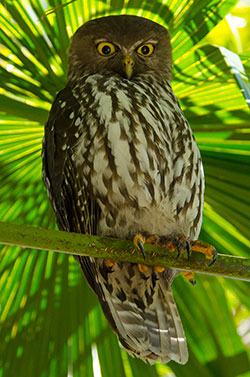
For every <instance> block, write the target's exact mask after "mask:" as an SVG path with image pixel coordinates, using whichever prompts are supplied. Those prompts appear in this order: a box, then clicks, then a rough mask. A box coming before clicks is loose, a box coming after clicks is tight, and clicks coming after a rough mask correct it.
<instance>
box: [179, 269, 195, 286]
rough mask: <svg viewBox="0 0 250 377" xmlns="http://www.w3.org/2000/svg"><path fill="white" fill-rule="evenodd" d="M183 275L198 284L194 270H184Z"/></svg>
mask: <svg viewBox="0 0 250 377" xmlns="http://www.w3.org/2000/svg"><path fill="white" fill-rule="evenodd" d="M182 275H183V276H184V277H185V278H186V279H187V280H188V281H189V282H190V283H191V284H192V285H193V286H195V285H196V281H195V280H194V273H193V271H183V272H182Z"/></svg>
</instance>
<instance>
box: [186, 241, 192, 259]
mask: <svg viewBox="0 0 250 377" xmlns="http://www.w3.org/2000/svg"><path fill="white" fill-rule="evenodd" d="M186 250H187V255H188V258H187V259H188V261H189V259H190V256H191V246H190V242H189V241H186Z"/></svg>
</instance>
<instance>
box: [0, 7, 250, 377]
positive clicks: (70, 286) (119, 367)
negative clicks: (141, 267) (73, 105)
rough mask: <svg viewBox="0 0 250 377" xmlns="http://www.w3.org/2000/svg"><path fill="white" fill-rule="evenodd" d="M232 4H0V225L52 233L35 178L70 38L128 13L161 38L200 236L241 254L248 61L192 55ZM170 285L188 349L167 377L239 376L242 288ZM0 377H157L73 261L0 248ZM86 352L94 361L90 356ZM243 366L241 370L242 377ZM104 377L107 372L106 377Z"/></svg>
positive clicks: (245, 229)
mask: <svg viewBox="0 0 250 377" xmlns="http://www.w3.org/2000/svg"><path fill="white" fill-rule="evenodd" d="M235 3H236V1H231V0H200V1H193V2H187V1H186V2H183V1H182V0H176V1H174V0H168V1H157V0H154V1H149V0H145V1H141V0H129V1H122V0H109V1H106V2H105V1H101V0H100V1H90V0H86V1H80V0H76V1H67V0H65V1H61V0H44V1H36V0H27V1H26V0H25V1H12V0H2V1H1V3H0V24H1V30H0V62H1V67H0V84H1V89H0V177H1V181H0V197H1V200H0V221H7V222H14V223H26V224H30V225H33V226H43V227H47V228H54V227H55V219H54V214H53V212H52V209H51V207H50V205H49V202H48V198H47V194H46V191H45V188H44V187H43V184H42V180H41V143H42V137H43V126H44V123H45V122H46V119H47V116H48V112H49V109H50V106H51V103H52V101H53V98H54V96H55V94H56V92H57V91H58V90H60V89H61V88H63V87H64V85H65V82H66V75H67V52H68V46H69V40H70V38H71V36H72V34H73V33H74V32H75V30H76V29H77V28H78V27H79V26H80V25H81V24H82V23H83V22H86V21H87V20H89V19H91V18H95V17H100V16H104V15H108V14H120V13H125V14H137V15H141V16H144V17H147V18H150V19H152V20H154V21H156V22H159V23H161V24H163V25H165V26H167V27H168V28H169V31H170V33H171V41H172V46H173V61H174V62H173V80H172V85H173V89H174V92H175V93H176V94H177V96H178V98H179V99H180V102H181V106H182V108H183V110H184V111H185V115H186V117H187V119H188V121H189V123H190V124H191V126H192V128H193V130H194V131H195V137H196V139H197V142H198V144H199V146H200V149H201V152H202V158H203V162H204V169H205V176H206V197H205V210H204V221H203V229H202V233H201V238H202V239H203V240H204V241H207V242H209V243H212V244H214V245H215V246H216V247H217V248H218V250H220V251H223V250H225V251H226V252H229V253H232V254H235V255H249V239H250V231H249V229H250V221H249V220H250V219H249V213H250V203H249V202H250V200H249V187H250V170H249V163H250V161H249V156H250V137H249V74H250V53H249V52H245V53H243V54H241V55H240V56H237V55H235V54H234V55H232V54H231V53H230V52H228V50H227V51H226V50H225V49H222V48H219V47H215V46H211V45H203V38H204V37H205V36H206V35H207V34H208V33H209V32H210V31H211V30H212V29H213V27H214V26H216V25H217V24H218V23H219V22H220V21H221V20H222V19H223V18H224V17H225V16H226V15H227V14H228V13H229V12H230V9H231V8H232V6H233V5H234V4H235ZM196 279H197V286H196V287H195V288H194V287H192V286H191V285H190V284H188V282H186V281H183V279H182V278H181V277H178V278H177V279H176V280H175V282H174V291H175V296H176V299H177V304H178V307H179V310H180V314H181V317H182V319H183V323H184V328H185V331H186V334H187V339H188V343H189V352H190V360H189V362H188V364H187V365H186V366H180V365H178V364H176V363H173V362H171V363H170V364H169V367H170V368H171V369H172V371H173V372H174V373H175V375H176V376H182V377H185V376H191V375H194V376H197V375H201V376H204V377H216V376H228V377H231V376H232V377H233V376H236V375H237V373H238V374H240V373H241V374H243V373H244V376H249V348H247V347H246V346H245V345H244V344H243V343H242V341H241V338H240V336H239V335H238V333H237V323H236V320H235V316H234V315H233V314H232V313H234V312H235V308H234V306H233V304H232V302H231V301H230V300H229V298H228V292H234V293H235V295H237V297H238V300H239V309H237V310H241V309H240V308H241V305H244V307H245V308H246V310H248V313H249V316H250V307H249V306H250V304H249V287H248V285H247V284H245V283H244V282H235V281H232V280H229V279H227V280H221V279H220V280H216V279H215V278H208V277H199V279H198V278H196ZM0 305H1V311H0V322H1V326H0V336H1V339H2V342H1V343H0V355H1V356H0V377H2V376H10V377H12V376H16V375H17V372H18V376H19V377H23V376H25V377H29V376H32V377H33V376H34V374H35V375H36V376H38V377H55V376H70V375H73V376H74V377H82V376H88V377H91V376H94V366H93V357H96V353H97V355H98V358H99V362H100V369H101V373H102V376H103V377H106V376H110V375H111V374H115V375H118V376H126V377H133V376H139V375H140V376H141V375H142V374H143V373H144V374H145V375H147V376H151V375H152V376H163V375H168V374H169V371H170V368H169V367H165V366H163V365H162V366H156V367H151V366H149V365H146V364H143V363H142V362H141V361H140V360H136V359H132V358H130V357H129V356H128V355H127V354H126V353H125V351H123V350H121V348H120V346H119V345H118V343H117V338H116V336H115V335H114V334H113V333H112V330H111V328H110V326H109V325H108V323H107V321H106V320H105V318H104V316H103V314H102V312H101V309H100V305H99V303H98V301H97V298H96V296H95V295H94V293H93V292H92V291H91V290H90V288H89V287H88V286H87V284H86V281H85V280H84V278H83V277H82V275H81V272H80V269H79V267H78V265H77V264H76V262H75V261H74V260H73V258H68V257H65V256H63V255H55V254H53V253H50V252H44V253H38V252H36V251H35V250H34V251H33V250H29V251H28V250H21V249H20V248H10V247H3V248H2V249H1V252H0ZM95 347H96V353H95ZM247 368H248V369H247ZM113 371H115V373H114V372H113Z"/></svg>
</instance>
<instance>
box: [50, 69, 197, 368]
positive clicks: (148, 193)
mask: <svg viewBox="0 0 250 377" xmlns="http://www.w3.org/2000/svg"><path fill="white" fill-rule="evenodd" d="M43 166H44V168H43V179H44V182H45V185H46V187H47V190H48V194H49V196H50V199H51V202H52V205H53V207H54V210H55V213H56V216H57V222H58V225H59V227H60V228H61V229H63V230H67V231H74V232H82V233H89V234H98V235H102V236H112V237H117V238H122V239H132V238H133V236H134V235H135V234H137V233H142V234H148V235H150V234H155V235H159V236H168V235H174V236H176V237H182V236H185V237H187V238H189V239H191V240H195V239H197V238H198V235H199V232H200V227H201V221H202V208H203V195H204V176H203V168H202V162H201V157H200V153H199V150H198V147H197V144H196V142H195V140H194V137H193V134H192V131H191V128H190V126H189V124H188V122H187V120H186V119H185V117H184V115H183V113H182V111H181V109H180V106H179V104H178V101H177V99H176V97H175V95H174V93H173V91H172V88H171V84H170V82H169V81H168V80H163V79H161V77H160V76H159V78H156V77H155V75H153V74H152V75H151V74H150V73H147V74H140V75H137V76H136V77H135V78H134V79H133V80H126V79H123V78H121V77H120V76H119V75H113V76H110V75H106V74H93V75H87V76H82V77H81V79H79V77H76V76H75V77H72V78H71V80H70V82H69V83H68V84H67V86H66V88H65V89H64V90H62V91H61V92H60V93H59V94H58V96H57V98H56V99H55V102H54V104H53V107H52V110H51V114H50V118H49V120H48V122H47V125H46V129H45V137H44V148H43ZM76 259H77V260H78V262H79V263H80V265H81V267H82V270H83V272H84V274H85V276H86V278H87V280H88V282H89V284H90V286H91V287H92V289H93V290H94V291H95V292H96V294H97V295H98V297H99V300H100V303H101V305H102V308H103V311H104V314H105V315H106V317H107V319H108V320H109V322H110V324H111V326H112V328H113V329H114V331H115V332H116V333H117V334H118V336H119V339H120V342H121V343H122V345H123V346H124V347H125V348H126V350H127V351H128V352H129V353H130V354H131V355H133V356H137V357H139V358H141V359H142V360H144V361H148V362H150V363H151V364H153V363H154V362H156V361H161V362H168V361H169V360H175V361H177V362H179V363H182V364H184V363H186V361H187V359H188V350H187V345H186V339H185V335H184V331H183V328H182V324H181V320H180V317H179V314H178V311H177V307H176V304H175V301H174V298H173V295H172V292H171V287H170V285H171V283H172V281H173V279H174V277H175V276H176V275H177V272H176V271H175V270H173V269H165V271H164V272H161V273H160V272H155V271H154V270H153V269H152V268H149V269H148V270H147V271H146V272H145V273H142V272H140V271H139V270H138V267H137V266H136V265H134V264H131V263H122V262H118V263H116V264H115V265H114V266H113V267H107V265H106V264H105V263H104V261H103V260H102V259H94V258H87V257H76Z"/></svg>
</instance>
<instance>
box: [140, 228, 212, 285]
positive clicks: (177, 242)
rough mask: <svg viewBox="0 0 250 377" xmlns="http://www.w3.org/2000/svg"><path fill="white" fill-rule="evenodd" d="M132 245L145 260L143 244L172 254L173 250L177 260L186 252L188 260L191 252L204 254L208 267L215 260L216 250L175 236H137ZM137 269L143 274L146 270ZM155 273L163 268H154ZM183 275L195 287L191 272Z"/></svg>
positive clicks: (144, 267)
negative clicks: (164, 249)
mask: <svg viewBox="0 0 250 377" xmlns="http://www.w3.org/2000/svg"><path fill="white" fill-rule="evenodd" d="M133 241H134V244H135V246H136V247H137V248H138V249H139V250H140V251H141V253H142V255H143V258H144V259H145V258H146V254H145V250H144V243H149V244H153V245H158V246H161V247H164V248H167V249H168V250H169V251H170V252H174V251H175V250H177V251H178V254H177V258H179V256H180V255H181V253H183V252H187V255H188V259H189V258H190V255H191V251H194V252H199V253H203V254H205V256H206V258H208V259H212V261H211V263H210V264H209V266H211V265H212V264H213V263H214V262H215V261H216V259H217V251H216V249H215V248H214V247H213V246H212V245H209V244H206V243H203V242H201V241H189V240H188V239H187V238H185V237H176V236H169V237H158V236H150V237H147V238H145V237H143V236H142V235H141V234H137V235H136V236H135V237H134V240H133ZM138 268H139V270H140V271H141V272H144V271H146V270H147V269H148V267H147V266H145V265H141V264H140V265H139V264H138ZM154 269H155V271H157V272H162V271H164V267H161V266H155V267H154ZM183 275H184V276H185V277H186V278H187V279H188V280H189V281H190V283H191V284H192V285H195V284H196V282H195V280H194V273H193V272H192V271H184V272H183Z"/></svg>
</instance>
